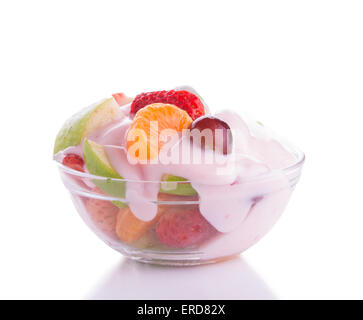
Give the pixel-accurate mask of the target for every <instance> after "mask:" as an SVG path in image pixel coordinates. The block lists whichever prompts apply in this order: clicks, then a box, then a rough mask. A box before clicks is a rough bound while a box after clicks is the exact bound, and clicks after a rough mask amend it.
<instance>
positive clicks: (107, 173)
mask: <svg viewBox="0 0 363 320" xmlns="http://www.w3.org/2000/svg"><path fill="white" fill-rule="evenodd" d="M83 158H84V162H85V164H86V167H87V170H88V172H89V173H90V174H93V175H95V176H101V177H107V178H109V179H106V180H97V179H94V180H92V182H93V183H94V184H95V185H96V186H97V187H98V188H100V189H101V190H102V191H103V192H104V193H106V194H107V195H109V196H111V197H116V198H125V189H126V188H125V187H126V186H125V182H124V181H114V180H112V178H114V179H122V177H120V175H119V174H118V173H117V172H116V170H115V169H114V168H113V167H112V165H111V163H110V161H109V159H108V157H107V154H106V152H105V149H104V148H103V146H101V145H99V144H97V143H96V142H93V141H91V140H88V139H85V141H84V145H83ZM112 202H113V203H114V204H115V205H116V206H118V207H119V208H124V207H125V206H126V204H125V203H123V202H121V201H112Z"/></svg>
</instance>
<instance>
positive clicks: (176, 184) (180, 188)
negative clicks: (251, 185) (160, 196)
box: [160, 174, 198, 196]
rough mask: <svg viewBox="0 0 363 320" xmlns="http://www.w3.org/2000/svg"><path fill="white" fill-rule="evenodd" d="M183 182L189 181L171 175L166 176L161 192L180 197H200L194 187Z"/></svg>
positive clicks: (161, 185) (163, 178) (163, 179)
mask: <svg viewBox="0 0 363 320" xmlns="http://www.w3.org/2000/svg"><path fill="white" fill-rule="evenodd" d="M182 181H187V179H184V178H182V177H177V176H173V175H170V174H165V175H164V176H163V177H162V182H161V184H160V192H163V193H168V194H175V195H179V196H196V195H198V192H197V191H196V190H195V189H194V188H193V187H192V185H191V184H190V183H189V182H185V183H183V182H182Z"/></svg>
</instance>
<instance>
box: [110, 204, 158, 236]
mask: <svg viewBox="0 0 363 320" xmlns="http://www.w3.org/2000/svg"><path fill="white" fill-rule="evenodd" d="M163 211H164V210H160V209H159V210H158V212H157V214H156V216H155V218H154V219H152V220H151V221H142V220H140V219H138V218H136V217H135V216H134V214H133V213H132V211H131V210H130V208H129V207H125V208H123V209H121V210H120V211H119V212H118V214H117V219H116V234H117V236H118V237H119V239H120V240H122V241H124V242H126V243H130V242H133V241H135V240H137V239H139V238H140V237H141V236H142V235H143V234H144V233H145V232H146V231H147V230H148V229H149V228H150V227H151V226H152V225H153V224H154V223H155V222H156V221H157V220H158V219H159V218H160V216H161V215H162V214H163Z"/></svg>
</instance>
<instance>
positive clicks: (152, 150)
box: [126, 103, 192, 160]
mask: <svg viewBox="0 0 363 320" xmlns="http://www.w3.org/2000/svg"><path fill="white" fill-rule="evenodd" d="M191 123H192V119H191V118H190V117H189V115H188V114H187V113H186V112H185V111H184V110H181V109H179V108H178V107H176V106H174V105H172V104H163V103H154V104H150V105H148V106H146V107H145V108H143V109H141V110H139V111H138V112H137V114H136V116H135V118H134V120H133V122H132V124H131V126H130V128H129V130H128V132H127V137H126V147H127V151H128V152H129V154H130V155H131V156H132V157H134V158H137V159H139V160H150V159H155V158H156V157H157V156H158V154H159V151H160V149H161V147H162V145H163V144H164V142H162V141H160V140H159V134H160V133H162V131H163V130H165V129H171V130H175V131H176V132H178V131H182V130H183V129H187V128H189V127H190V125H191Z"/></svg>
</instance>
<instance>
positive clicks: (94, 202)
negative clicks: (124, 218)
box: [86, 198, 120, 238]
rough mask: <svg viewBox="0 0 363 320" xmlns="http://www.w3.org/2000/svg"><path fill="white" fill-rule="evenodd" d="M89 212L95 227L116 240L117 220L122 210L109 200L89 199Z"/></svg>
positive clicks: (87, 207) (87, 203) (87, 206)
mask: <svg viewBox="0 0 363 320" xmlns="http://www.w3.org/2000/svg"><path fill="white" fill-rule="evenodd" d="M86 209H87V212H88V214H89V216H90V218H91V220H92V221H93V223H94V224H95V226H96V227H97V228H98V229H99V230H101V231H102V232H103V233H105V234H106V235H108V236H110V237H112V238H116V232H115V228H116V218H117V213H118V211H119V210H120V209H119V208H118V207H117V206H115V205H114V204H112V203H111V202H110V201H107V200H100V199H93V198H89V199H88V200H87V202H86Z"/></svg>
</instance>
